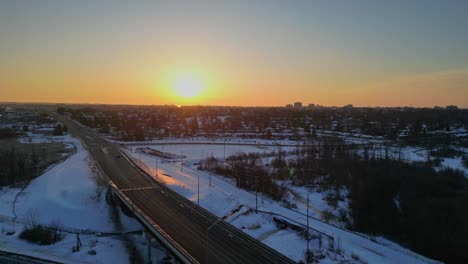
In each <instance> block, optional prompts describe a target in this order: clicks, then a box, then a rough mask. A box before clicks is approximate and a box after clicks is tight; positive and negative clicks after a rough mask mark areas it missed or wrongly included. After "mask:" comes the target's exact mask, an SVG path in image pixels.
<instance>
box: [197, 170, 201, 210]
mask: <svg viewBox="0 0 468 264" xmlns="http://www.w3.org/2000/svg"><path fill="white" fill-rule="evenodd" d="M197 178H198V184H197V185H198V187H197V192H198V198H197V203H198V205H200V175H197Z"/></svg>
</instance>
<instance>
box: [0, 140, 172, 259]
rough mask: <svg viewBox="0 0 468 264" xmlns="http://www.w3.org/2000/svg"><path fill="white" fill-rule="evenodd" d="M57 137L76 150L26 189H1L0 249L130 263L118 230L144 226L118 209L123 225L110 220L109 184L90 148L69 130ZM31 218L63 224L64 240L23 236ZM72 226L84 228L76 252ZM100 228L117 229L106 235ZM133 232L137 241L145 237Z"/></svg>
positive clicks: (109, 231)
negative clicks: (100, 180) (99, 178)
mask: <svg viewBox="0 0 468 264" xmlns="http://www.w3.org/2000/svg"><path fill="white" fill-rule="evenodd" d="M53 140H54V141H62V142H64V143H66V144H70V145H74V146H75V148H76V153H75V154H73V155H71V156H70V157H68V158H67V159H66V160H65V161H64V162H62V163H59V164H56V165H55V166H52V167H51V168H50V169H49V170H47V171H46V172H45V173H44V174H43V175H41V176H40V177H38V178H36V179H34V180H32V181H31V182H30V184H29V185H28V186H27V187H26V188H25V189H24V190H21V189H18V188H7V187H4V188H2V189H0V200H1V203H0V250H16V251H20V252H36V253H41V254H46V255H50V256H55V257H59V258H61V259H64V260H69V261H72V262H86V263H113V264H116V263H128V262H129V253H128V250H127V244H126V243H125V241H124V239H123V237H122V236H120V235H119V233H122V232H128V231H138V230H141V226H140V225H139V223H138V222H137V221H136V220H134V219H133V218H129V217H127V216H126V215H125V214H123V213H121V212H120V209H119V210H118V214H119V218H120V221H121V223H122V228H119V230H117V229H116V227H115V225H114V224H113V222H112V219H113V218H112V210H111V208H110V206H109V205H108V204H107V202H106V198H105V192H106V190H105V188H103V187H99V186H97V184H96V180H95V177H96V174H95V173H94V171H93V169H92V168H93V166H92V163H91V160H90V157H89V154H88V152H87V151H86V150H85V149H84V148H83V146H82V144H81V143H80V141H79V140H77V139H76V138H73V137H71V136H68V135H67V136H62V137H55V138H54V139H53ZM27 141H28V142H30V141H29V140H27ZM31 141H35V142H44V141H47V142H49V139H48V138H47V137H39V136H34V140H31ZM15 198H16V199H15ZM15 200H16V201H15ZM31 220H33V221H34V222H36V223H37V224H42V225H46V226H48V225H51V224H54V223H55V224H59V225H60V226H62V228H63V229H64V230H67V231H69V233H64V234H65V237H64V239H63V240H61V241H59V242H58V243H56V244H54V245H49V246H39V245H36V244H32V243H29V242H26V241H24V240H21V239H19V238H18V237H19V234H20V233H21V231H22V230H23V229H24V226H25V224H29V223H30V221H31ZM73 232H80V233H81V235H80V239H81V241H82V244H83V248H82V250H81V251H80V252H76V253H72V247H73V246H74V245H76V234H74V233H73ZM102 233H115V235H106V236H102V235H100V234H102ZM135 236H136V237H135V238H134V239H135V240H136V241H137V242H138V241H139V242H138V243H140V242H141V241H144V240H143V239H142V238H139V236H138V235H135ZM89 250H95V251H96V254H95V255H90V254H88V251H89ZM154 254H159V256H162V257H163V256H164V255H163V254H161V252H160V251H159V250H158V249H154Z"/></svg>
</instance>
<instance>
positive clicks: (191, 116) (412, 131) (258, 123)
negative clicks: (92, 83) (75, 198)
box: [57, 106, 468, 147]
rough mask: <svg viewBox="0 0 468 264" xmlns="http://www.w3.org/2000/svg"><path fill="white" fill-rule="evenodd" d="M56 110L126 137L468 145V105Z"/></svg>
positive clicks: (118, 135) (121, 137) (134, 107)
mask: <svg viewBox="0 0 468 264" xmlns="http://www.w3.org/2000/svg"><path fill="white" fill-rule="evenodd" d="M57 111H58V112H59V113H62V114H64V113H68V114H70V115H71V116H72V118H73V119H75V120H78V121H79V122H81V123H83V124H84V125H86V126H89V127H92V128H99V129H100V131H101V132H102V133H109V132H113V133H114V136H116V137H118V138H119V139H121V140H145V139H151V138H158V137H166V136H194V135H202V136H213V137H217V136H220V135H223V134H224V133H231V134H233V133H235V134H236V135H238V136H241V137H255V138H259V137H262V138H265V139H270V138H274V139H281V138H290V139H308V138H315V137H316V136H317V135H318V133H319V132H320V131H322V130H326V131H328V132H330V131H332V132H338V133H340V132H349V133H356V134H364V135H370V136H381V137H383V138H387V139H401V140H404V141H405V143H407V144H446V143H447V142H449V143H451V144H455V143H456V144H458V145H463V146H465V147H468V140H467V138H468V137H467V136H464V137H454V136H452V135H450V133H452V132H453V129H461V128H464V129H466V130H468V110H467V109H450V110H446V109H429V108H303V109H291V108H284V107H204V106H193V107H180V108H179V107H170V106H125V107H117V106H114V107H111V106H109V107H104V106H103V107H98V106H96V107H95V108H91V107H87V108H79V109H71V108H59V109H58V110H57ZM111 128H112V129H111ZM435 132H437V133H435Z"/></svg>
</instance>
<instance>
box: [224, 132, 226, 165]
mask: <svg viewBox="0 0 468 264" xmlns="http://www.w3.org/2000/svg"><path fill="white" fill-rule="evenodd" d="M224 161H226V138H224Z"/></svg>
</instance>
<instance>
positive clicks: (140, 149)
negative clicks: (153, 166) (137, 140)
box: [140, 149, 142, 168]
mask: <svg viewBox="0 0 468 264" xmlns="http://www.w3.org/2000/svg"><path fill="white" fill-rule="evenodd" d="M141 152H142V151H141V149H140V168H141Z"/></svg>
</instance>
